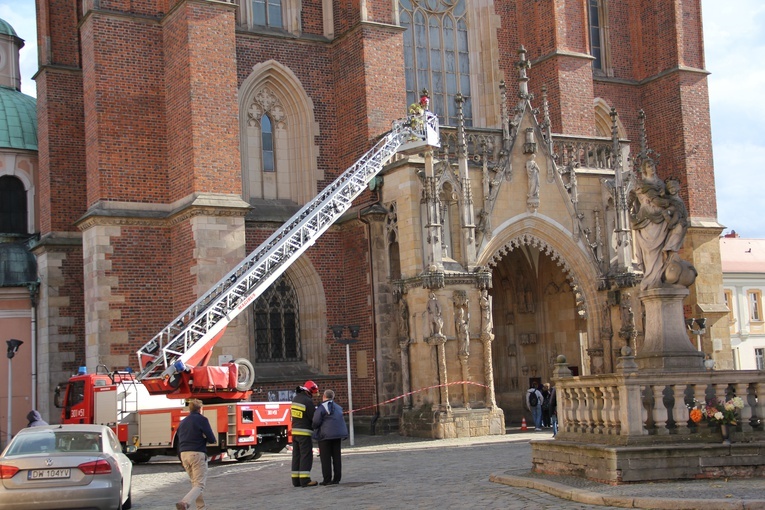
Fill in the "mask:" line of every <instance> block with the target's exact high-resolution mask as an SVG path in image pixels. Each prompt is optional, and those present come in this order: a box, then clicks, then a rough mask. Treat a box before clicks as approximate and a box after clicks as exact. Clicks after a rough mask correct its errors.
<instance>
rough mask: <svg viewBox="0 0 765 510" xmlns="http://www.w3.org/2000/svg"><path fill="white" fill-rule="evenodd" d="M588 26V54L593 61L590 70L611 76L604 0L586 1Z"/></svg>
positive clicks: (606, 13) (606, 11) (606, 12)
mask: <svg viewBox="0 0 765 510" xmlns="http://www.w3.org/2000/svg"><path fill="white" fill-rule="evenodd" d="M588 18H589V25H590V54H591V55H592V56H593V57H594V59H595V60H593V61H592V68H593V69H594V70H595V72H596V73H601V74H606V75H608V76H613V70H612V69H611V49H610V45H609V35H608V8H607V2H606V1H605V0H588Z"/></svg>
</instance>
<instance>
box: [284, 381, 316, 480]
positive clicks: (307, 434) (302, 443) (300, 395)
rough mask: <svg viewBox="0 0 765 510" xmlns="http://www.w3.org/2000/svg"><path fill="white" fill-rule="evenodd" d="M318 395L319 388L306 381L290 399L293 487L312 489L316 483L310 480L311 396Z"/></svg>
mask: <svg viewBox="0 0 765 510" xmlns="http://www.w3.org/2000/svg"><path fill="white" fill-rule="evenodd" d="M318 393H319V387H318V386H317V385H316V383H315V382H313V381H306V382H305V384H304V385H303V386H298V387H297V389H295V398H293V399H292V413H291V414H292V485H293V486H294V487H314V486H316V485H318V483H317V482H315V481H313V480H311V467H312V466H313V440H312V439H311V437H312V436H313V415H314V413H315V411H316V406H315V405H314V403H313V395H316V394H318Z"/></svg>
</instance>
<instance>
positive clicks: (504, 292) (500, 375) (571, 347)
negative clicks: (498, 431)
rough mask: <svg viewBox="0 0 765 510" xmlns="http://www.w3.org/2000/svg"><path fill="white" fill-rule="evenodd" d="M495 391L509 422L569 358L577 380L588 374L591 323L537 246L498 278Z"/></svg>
mask: <svg viewBox="0 0 765 510" xmlns="http://www.w3.org/2000/svg"><path fill="white" fill-rule="evenodd" d="M492 282H493V289H492V294H493V303H494V335H495V337H494V342H493V350H494V351H493V353H492V355H493V360H494V386H495V390H496V396H497V403H498V405H499V406H500V407H502V409H503V410H504V412H505V416H509V417H518V418H517V419H520V416H521V413H522V406H523V402H524V400H523V399H524V395H525V390H526V389H527V388H529V385H530V383H531V382H532V381H535V382H538V383H545V382H549V381H550V379H551V378H552V374H553V368H554V364H555V358H556V357H557V356H558V355H559V354H565V355H566V358H567V360H568V362H569V367H570V368H571V370H572V371H573V372H574V373H575V374H581V373H584V372H586V370H584V368H583V367H584V366H586V365H587V364H588V360H587V359H586V329H587V324H586V320H585V319H584V318H583V316H582V314H581V313H580V310H579V307H578V306H577V295H576V292H575V290H574V288H573V287H572V285H571V283H570V282H569V280H568V278H567V276H566V274H565V273H564V272H563V271H562V270H561V268H560V267H559V266H558V264H557V263H556V262H555V261H554V260H552V259H551V258H550V256H549V255H546V254H545V253H544V252H542V251H540V250H539V249H538V248H536V247H533V246H521V247H518V248H516V249H514V250H513V251H511V252H509V253H507V254H506V255H504V256H503V257H502V259H501V260H500V261H499V262H498V264H497V265H496V267H495V268H494V270H493V272H492Z"/></svg>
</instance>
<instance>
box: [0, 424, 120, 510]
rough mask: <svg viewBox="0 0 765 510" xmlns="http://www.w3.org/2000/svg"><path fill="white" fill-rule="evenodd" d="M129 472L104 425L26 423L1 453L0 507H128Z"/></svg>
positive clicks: (114, 509)
mask: <svg viewBox="0 0 765 510" xmlns="http://www.w3.org/2000/svg"><path fill="white" fill-rule="evenodd" d="M132 474H133V465H132V463H131V462H130V459H128V458H127V456H125V454H123V453H122V447H121V446H120V442H119V440H117V436H116V435H115V434H114V432H113V431H112V429H110V428H109V427H106V426H104V425H48V426H44V427H30V428H25V429H22V430H21V431H20V432H19V433H18V434H16V436H15V437H14V438H13V439H12V440H11V442H10V443H8V446H7V447H6V448H5V450H4V451H3V453H2V455H0V481H2V484H1V485H0V510H28V509H30V508H34V509H35V510H48V509H50V510H63V509H67V508H97V509H99V510H127V509H129V508H130V507H131V505H132V502H131V499H130V483H131V479H132Z"/></svg>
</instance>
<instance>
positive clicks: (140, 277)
mask: <svg viewBox="0 0 765 510" xmlns="http://www.w3.org/2000/svg"><path fill="white" fill-rule="evenodd" d="M467 1H468V2H470V0H467ZM283 3H284V4H285V5H286V4H287V2H286V1H285V2H283ZM291 3H294V4H301V2H291ZM484 3H485V4H493V7H492V9H493V12H494V15H495V16H496V19H497V27H496V29H495V30H494V34H495V35H492V36H490V37H491V38H492V39H493V44H494V45H495V46H496V48H497V49H498V54H499V62H498V66H499V69H500V71H501V73H502V74H503V75H504V79H505V81H506V82H507V85H508V95H509V98H510V99H509V103H510V104H511V106H512V104H514V103H515V100H516V90H517V88H516V86H515V81H516V78H517V71H516V68H515V64H516V62H517V61H518V53H517V50H518V48H519V47H520V46H521V45H523V46H524V47H525V48H526V49H527V51H528V59H529V61H530V62H531V64H532V67H531V69H530V70H529V71H528V74H529V77H530V91H531V92H532V93H534V95H535V97H536V100H535V104H537V105H538V104H541V97H542V87H543V86H546V88H547V94H548V97H549V105H550V116H551V121H552V131H553V133H558V134H564V135H577V136H583V137H592V136H595V135H596V131H595V122H594V109H593V101H594V99H595V98H602V99H603V100H605V101H606V102H607V103H608V104H609V105H611V106H613V107H615V108H616V110H617V111H618V113H619V118H620V120H621V122H622V123H623V125H624V127H625V129H626V130H627V137H628V138H629V139H630V140H631V141H632V151H633V154H634V153H635V152H637V150H638V148H637V140H638V139H639V133H638V127H639V122H638V113H637V112H638V110H640V109H642V110H644V111H645V113H646V116H647V122H646V126H647V135H648V141H649V146H650V147H651V148H652V149H654V150H655V151H656V152H658V153H659V154H661V158H660V161H659V173H660V176H661V177H662V178H666V177H668V176H669V175H676V176H678V177H680V179H681V181H682V185H683V196H684V198H685V200H686V204H687V206H688V209H689V211H690V214H691V216H692V217H701V218H715V216H716V206H715V195H714V175H713V168H712V153H711V135H710V120H709V105H708V93H707V83H706V78H705V72H704V70H703V67H704V59H703V41H702V36H701V33H702V32H701V13H700V2H699V0H684V1H680V2H677V1H670V0H660V1H656V0H639V1H632V0H610V1H609V2H608V16H609V19H608V26H609V41H610V50H611V58H610V61H609V67H610V70H611V72H610V74H608V73H605V74H603V73H597V72H593V69H592V65H591V62H592V59H591V57H590V56H589V49H588V48H589V33H588V18H587V11H586V2H571V1H564V0H554V1H549V2H531V1H515V0H513V1H507V0H496V1H494V2H484ZM84 4H86V5H87V4H88V2H84ZM75 5H76V4H74V3H71V2H62V1H60V0H39V1H38V6H39V20H38V37H39V40H40V48H41V50H42V57H41V62H42V66H41V70H40V73H39V74H38V76H37V78H36V80H37V86H38V110H39V138H40V145H39V147H40V170H41V178H40V204H41V206H40V223H41V229H42V235H43V236H53V237H56V236H58V235H60V234H61V233H68V234H70V235H74V236H75V237H76V236H83V237H86V238H88V236H89V235H92V237H93V238H94V239H95V241H94V242H95V245H93V246H90V245H88V246H86V247H85V248H84V249H85V250H86V251H88V252H89V253H85V254H84V255H83V258H84V259H85V260H91V259H90V258H89V257H93V258H94V260H101V259H100V258H99V257H100V255H101V254H102V253H103V254H104V257H105V262H104V263H105V264H106V266H105V267H106V269H104V268H102V267H100V266H96V265H94V266H93V267H88V266H87V265H86V266H85V267H82V266H80V267H76V264H77V263H78V261H77V260H76V259H75V260H72V259H69V258H67V264H72V265H73V266H72V267H69V266H67V271H65V272H64V278H65V281H64V282H53V283H55V285H56V286H60V289H62V290H60V291H59V292H63V289H66V292H67V295H68V296H70V298H71V302H70V304H69V306H68V307H66V308H62V309H60V310H59V314H62V316H66V318H67V319H68V320H70V321H71V322H72V324H74V326H72V327H71V333H72V334H73V335H74V336H75V337H76V342H74V343H73V344H72V352H74V353H75V361H74V362H71V361H66V362H57V361H56V360H51V373H52V374H54V375H52V377H56V376H59V377H64V376H65V375H66V372H68V371H70V370H71V369H72V368H73V367H76V366H79V365H84V364H89V365H91V364H95V363H97V362H101V361H100V360H101V359H102V358H103V360H123V359H124V360H129V363H130V364H132V365H134V366H135V365H136V358H135V356H134V354H133V353H134V352H135V350H136V349H137V348H138V347H140V346H141V345H143V343H144V342H145V341H147V340H148V339H150V338H151V337H152V336H153V335H154V334H155V333H156V332H157V331H158V330H159V329H160V328H161V327H162V326H163V325H164V324H166V323H167V322H168V321H170V320H172V319H173V318H174V317H175V314H177V313H179V312H181V311H182V310H183V309H184V308H185V307H187V306H188V305H190V304H191V303H193V302H194V301H195V300H196V298H197V297H198V296H199V294H201V293H203V292H204V291H205V290H206V289H205V288H200V285H201V283H200V275H199V272H200V271H210V270H211V269H210V267H211V266H215V261H214V260H213V258H212V257H206V256H204V255H201V254H200V253H201V251H200V250H201V249H202V248H207V247H205V246H200V241H199V237H198V236H197V234H196V233H195V227H197V226H198V224H194V223H193V219H194V218H197V219H198V220H200V223H205V221H207V220H208V219H209V221H210V222H212V221H213V220H212V219H213V218H217V217H219V216H223V217H228V215H229V212H230V213H231V214H230V216H232V217H235V216H237V214H238V215H240V216H241V215H243V214H244V212H243V211H241V210H240V209H241V206H240V205H235V204H234V202H235V201H236V200H237V199H241V195H242V190H243V184H242V182H243V172H244V169H243V168H242V161H241V159H242V158H241V152H240V144H241V143H242V142H241V141H242V131H241V126H242V125H244V124H243V122H242V121H241V118H242V117H243V116H244V115H246V112H240V111H239V103H238V96H237V94H238V91H239V88H240V87H241V85H242V83H243V82H244V81H245V80H246V79H247V77H248V76H250V74H251V73H252V69H253V67H254V66H256V65H258V64H260V63H263V62H265V61H268V60H275V61H277V62H278V63H279V64H281V65H282V66H284V67H285V68H287V69H289V70H290V71H291V72H292V73H294V76H295V77H296V78H297V80H299V83H300V85H301V86H302V87H303V89H304V90H305V92H306V94H307V95H308V97H309V98H310V100H311V101H312V103H313V108H314V111H313V112H312V114H313V116H314V119H315V122H316V123H317V125H318V132H319V133H320V135H319V136H316V137H315V138H316V139H315V140H314V143H315V144H316V146H317V147H318V156H317V158H316V161H317V165H318V169H317V170H318V171H319V172H321V173H323V176H324V177H323V179H321V178H319V179H317V181H318V182H317V183H316V185H317V187H318V189H322V188H323V187H324V186H325V185H326V184H328V183H330V182H331V181H332V180H334V178H335V177H337V176H338V175H339V174H340V173H342V172H343V171H344V170H345V168H347V167H348V166H349V165H351V164H352V163H353V162H354V161H355V160H356V159H357V158H358V157H359V156H360V155H361V154H363V153H364V152H365V151H366V150H368V149H369V147H370V145H371V143H372V141H373V140H375V139H376V138H377V137H378V136H379V135H381V134H382V133H384V132H386V131H387V130H388V129H390V126H391V122H392V121H394V120H395V119H398V118H401V117H402V116H404V114H405V111H406V107H407V105H406V104H405V101H406V96H405V77H404V56H403V37H402V32H403V31H402V30H401V28H400V27H398V26H397V20H396V19H395V12H394V10H393V9H392V8H391V2H390V0H368V1H367V2H364V5H365V6H366V9H365V11H364V12H360V8H359V2H355V1H350V0H343V1H334V2H322V1H321V0H304V1H303V2H302V10H301V14H302V16H301V20H302V26H301V31H300V32H299V33H297V34H286V33H285V31H280V30H267V29H252V28H248V26H247V23H246V20H243V19H242V13H241V12H238V11H237V6H236V5H235V4H233V3H231V4H228V3H225V2H210V1H206V0H180V1H177V2H171V1H169V0H167V1H164V2H157V1H145V2H136V1H130V2H127V1H104V0H101V1H100V2H99V7H98V8H97V9H92V10H88V11H87V12H86V13H85V14H84V15H83V14H82V13H80V12H76V11H75V9H76V7H75ZM326 5H332V6H333V9H334V12H333V13H332V19H333V24H334V26H333V32H334V35H333V38H328V37H325V35H324V33H325V29H326V27H325V26H324V23H323V19H324V15H325V13H323V12H322V9H323V6H326ZM473 51H474V52H475V55H476V57H479V56H480V54H481V49H480V48H478V49H471V55H473ZM678 52H679V53H678ZM471 65H472V64H471ZM491 87H492V88H494V89H496V88H498V87H499V83H496V84H492V85H491ZM476 127H481V128H491V129H497V128H499V127H500V126H499V125H491V126H476ZM313 170H314V169H310V168H306V169H304V170H302V171H304V172H305V178H306V179H313V176H312V174H310V171H313ZM199 195H210V196H213V195H214V196H218V197H225V198H226V200H229V201H230V203H231V204H233V205H230V206H222V207H220V209H218V210H216V209H215V207H213V206H209V207H207V208H205V207H201V208H198V209H195V208H194V206H192V202H193V201H194V200H195V199H196V198H197V197H198V196H199ZM373 199H374V194H372V193H366V194H365V195H363V196H362V198H361V199H360V200H358V204H357V205H359V206H363V205H368V204H369V203H370V202H371V201H372V200H373ZM297 205H302V204H297ZM229 209H230V210H229ZM189 211H191V212H190V213H189V214H185V213H187V212H189ZM232 211H233V212H232ZM355 211H356V210H355V209H354V212H355ZM91 218H96V219H97V220H98V221H94V222H89V221H88V219H91ZM200 218H205V220H201V219H200ZM276 224H277V223H276V222H275V221H272V220H269V221H262V222H261V221H259V218H252V217H248V218H247V222H246V224H245V227H244V228H239V227H235V226H228V227H227V228H230V229H231V232H232V233H233V234H235V235H239V234H241V235H243V237H244V239H245V243H246V246H244V247H242V249H243V250H244V251H245V252H247V253H249V251H250V250H252V249H253V248H255V247H256V246H257V245H258V244H259V243H260V242H261V241H262V240H263V239H265V238H266V237H267V236H268V235H269V234H270V232H271V231H272V229H273V228H274V227H275V225H276ZM94 225H99V227H96V226H94ZM100 225H119V226H120V228H121V231H120V233H119V235H117V236H114V235H111V237H109V239H106V238H105V237H107V236H106V234H101V233H100V231H96V230H93V231H91V232H90V233H89V232H88V230H89V229H94V228H100ZM78 226H79V227H78ZM368 232H369V230H368V227H367V226H366V225H365V224H364V223H362V222H361V221H359V220H358V219H356V218H350V219H348V220H347V221H345V222H344V223H343V224H342V225H339V226H336V227H333V228H332V229H331V230H330V231H329V232H328V233H327V234H325V235H324V236H323V237H322V238H321V239H319V240H318V241H317V242H316V244H315V245H314V246H313V247H311V248H310V249H309V250H308V251H307V252H306V255H305V256H306V257H307V258H308V259H309V260H310V262H311V264H312V266H313V267H314V268H315V270H316V272H317V273H318V275H319V277H320V280H321V282H322V286H323V292H324V299H325V301H326V319H325V320H326V324H327V325H333V324H346V325H347V324H358V325H359V326H361V334H360V341H359V343H358V344H356V345H354V346H353V349H352V351H353V359H352V360H351V361H352V362H351V366H352V369H353V371H354V374H355V376H357V375H358V374H357V370H358V367H359V366H361V365H363V363H360V362H359V360H358V359H357V355H358V353H359V352H363V353H365V354H366V356H367V359H366V366H368V373H369V375H368V376H367V377H365V378H359V379H358V380H357V381H355V382H354V407H366V408H368V410H367V411H364V413H366V414H373V413H374V412H375V411H374V409H373V407H372V406H373V405H374V404H375V399H377V398H378V397H379V395H378V394H377V388H378V387H379V386H380V385H382V384H386V383H388V382H389V381H379V380H377V377H379V374H377V373H376V371H375V363H376V349H377V348H378V347H377V345H378V344H377V339H376V335H377V334H378V333H377V331H376V321H377V320H378V319H376V318H375V313H376V311H375V310H376V309H375V306H376V305H375V303H374V301H375V293H374V292H373V289H372V283H371V282H372V274H371V271H372V270H371V264H370V261H369V259H370V256H371V255H370V250H369V243H370V240H369V238H368V236H369V234H368ZM54 249H55V248H54ZM221 249H225V248H221ZM75 255H76V254H73V253H67V257H71V256H75ZM218 269H219V270H220V272H221V275H222V274H224V273H225V272H226V271H228V270H229V269H230V267H219V268H218ZM97 277H98V278H104V277H106V278H108V277H113V278H114V281H115V282H116V283H114V284H113V286H112V288H111V289H110V292H111V294H110V295H111V296H112V297H111V298H109V299H107V298H100V299H104V302H103V306H104V310H101V311H99V312H96V311H89V312H86V308H87V307H88V304H87V303H84V302H83V301H84V297H83V296H84V295H85V294H86V290H85V289H86V287H88V285H89V284H88V281H89V279H91V281H94V280H92V279H94V278H97ZM104 281H105V280H104ZM94 295H97V293H96V294H94ZM110 299H111V300H110ZM96 309H98V307H95V309H94V310H96ZM43 313H46V312H45V311H43ZM86 314H90V315H89V317H90V318H89V319H87V320H86V319H85V315H86ZM99 314H101V315H99ZM86 322H87V323H88V324H100V325H101V326H99V327H100V328H103V329H102V330H98V331H93V332H90V333H89V334H92V335H93V336H92V338H93V339H94V340H95V342H96V344H95V345H94V346H91V348H92V349H93V351H92V352H91V351H88V354H87V355H86V353H85V348H84V345H85V341H86V339H85V328H84V324H85V323H86ZM104 323H108V327H106V326H103V324H104ZM107 331H108V332H109V335H111V334H118V335H124V337H126V338H127V341H126V342H120V341H113V340H107V337H108V335H107V333H106V332H107ZM61 334H63V333H62V331H58V332H56V331H52V330H51V332H50V333H49V338H48V339H47V340H46V341H48V342H53V341H54V340H55V338H54V337H55V336H56V335H61ZM346 334H347V332H346ZM108 338H111V337H108ZM99 339H100V340H99ZM308 340H310V341H314V342H325V343H326V346H325V352H326V366H327V371H326V372H324V373H322V374H321V376H320V377H323V378H324V379H323V380H319V381H317V382H318V383H319V385H320V387H326V386H327V385H331V386H333V387H334V388H335V389H336V390H337V391H338V393H339V394H340V395H343V394H344V379H343V376H344V374H345V349H344V346H342V345H339V344H337V343H335V342H334V341H333V339H332V336H331V332H326V336H325V337H324V338H322V339H316V338H313V339H306V341H308ZM100 342H105V345H99V343H100ZM243 348H244V349H246V348H247V346H244V347H243ZM86 357H87V359H86ZM362 361H363V360H362ZM53 382H54V383H55V382H57V381H55V380H54V381H53ZM302 382H303V381H302V380H282V381H273V380H270V381H264V382H263V383H262V384H260V388H261V389H263V390H267V389H269V388H280V389H284V388H294V386H295V385H296V384H298V383H302ZM391 387H393V388H395V387H397V383H395V382H393V383H391ZM356 388H358V393H356V391H357V390H356ZM392 391H395V390H392Z"/></svg>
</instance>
